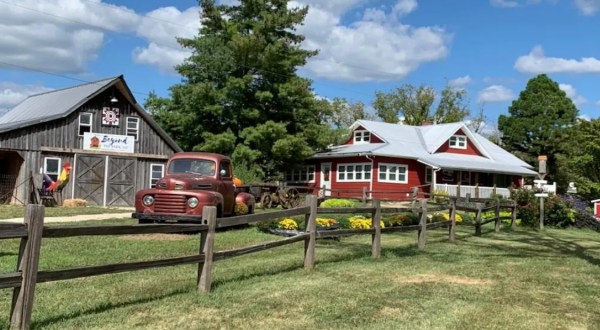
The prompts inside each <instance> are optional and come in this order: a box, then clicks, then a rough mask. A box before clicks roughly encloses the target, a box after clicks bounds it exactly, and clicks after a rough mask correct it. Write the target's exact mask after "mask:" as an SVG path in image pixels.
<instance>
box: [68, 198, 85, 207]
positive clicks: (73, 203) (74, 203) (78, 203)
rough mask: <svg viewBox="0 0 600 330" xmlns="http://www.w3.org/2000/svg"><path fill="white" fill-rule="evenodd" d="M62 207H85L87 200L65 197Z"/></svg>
mask: <svg viewBox="0 0 600 330" xmlns="http://www.w3.org/2000/svg"><path fill="white" fill-rule="evenodd" d="M63 206H64V207H85V206H87V201H86V200H85V199H78V198H74V199H65V201H64V202H63Z"/></svg>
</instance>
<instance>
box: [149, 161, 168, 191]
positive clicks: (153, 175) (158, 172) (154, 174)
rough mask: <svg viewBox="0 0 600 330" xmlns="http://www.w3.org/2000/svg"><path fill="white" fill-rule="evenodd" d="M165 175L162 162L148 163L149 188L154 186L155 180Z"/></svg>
mask: <svg viewBox="0 0 600 330" xmlns="http://www.w3.org/2000/svg"><path fill="white" fill-rule="evenodd" d="M164 175H165V165H164V164H150V188H154V187H156V182H157V181H158V180H159V179H160V178H162V177H163V176H164Z"/></svg>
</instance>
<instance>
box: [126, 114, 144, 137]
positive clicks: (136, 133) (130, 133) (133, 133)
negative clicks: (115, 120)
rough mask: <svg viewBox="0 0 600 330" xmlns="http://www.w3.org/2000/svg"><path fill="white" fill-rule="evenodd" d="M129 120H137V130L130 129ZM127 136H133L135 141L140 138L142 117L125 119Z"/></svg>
mask: <svg viewBox="0 0 600 330" xmlns="http://www.w3.org/2000/svg"><path fill="white" fill-rule="evenodd" d="M129 119H135V128H130V127H129ZM125 135H127V136H133V137H134V141H137V140H138V139H139V138H140V117H127V118H126V119H125Z"/></svg>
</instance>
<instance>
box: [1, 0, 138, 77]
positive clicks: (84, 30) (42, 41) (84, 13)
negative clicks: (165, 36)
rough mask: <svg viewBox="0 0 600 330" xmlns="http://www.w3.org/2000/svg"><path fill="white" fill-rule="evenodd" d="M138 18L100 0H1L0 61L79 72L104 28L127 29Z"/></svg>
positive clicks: (91, 57) (95, 50)
mask: <svg viewBox="0 0 600 330" xmlns="http://www.w3.org/2000/svg"><path fill="white" fill-rule="evenodd" d="M138 18H139V17H138V15H137V14H135V12H134V11H132V10H130V9H127V8H125V7H119V6H115V5H109V4H105V3H101V2H100V1H97V2H94V1H85V0H69V1H63V0H21V1H19V2H16V1H14V2H10V3H9V2H0V31H1V34H0V54H2V58H1V61H2V62H4V64H2V63H0V66H1V65H4V66H7V65H8V66H11V65H13V67H17V68H19V67H20V68H23V69H35V70H43V71H50V72H54V73H81V72H83V71H84V70H85V66H86V64H87V63H88V62H90V61H92V60H94V59H95V58H96V56H97V54H98V52H99V50H100V49H101V47H102V45H103V43H104V34H105V32H107V31H108V32H120V31H131V30H132V29H133V27H134V26H136V25H137V22H138Z"/></svg>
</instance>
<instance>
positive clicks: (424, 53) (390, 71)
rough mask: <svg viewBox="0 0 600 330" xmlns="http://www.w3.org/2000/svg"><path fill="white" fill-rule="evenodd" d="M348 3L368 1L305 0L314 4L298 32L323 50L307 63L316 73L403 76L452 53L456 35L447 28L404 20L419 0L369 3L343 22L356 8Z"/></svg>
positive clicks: (353, 77)
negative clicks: (389, 5)
mask: <svg viewBox="0 0 600 330" xmlns="http://www.w3.org/2000/svg"><path fill="white" fill-rule="evenodd" d="M348 2H350V3H352V4H353V5H355V6H356V5H358V4H361V3H362V2H365V3H367V2H368V1H365V0H362V1H361V0H352V1H342V0H336V1H317V0H305V1H304V2H303V3H305V4H309V5H310V8H309V12H308V14H307V16H306V19H305V22H304V23H305V24H304V25H303V26H300V27H299V28H298V32H299V33H300V34H303V35H305V36H306V40H305V42H304V43H303V47H304V48H306V49H318V50H319V55H318V56H315V57H313V58H311V59H309V61H308V64H307V65H306V67H305V68H306V69H307V70H308V71H309V72H310V74H311V75H312V76H317V77H320V78H325V79H331V80H338V81H387V80H398V79H402V78H404V77H406V76H407V75H408V74H410V73H411V72H413V71H414V70H416V69H417V68H418V67H419V66H421V65H423V64H424V63H427V62H433V61H437V60H440V59H442V58H444V57H446V55H447V54H448V51H449V50H448V46H449V43H450V40H451V35H450V34H449V33H447V32H446V31H445V30H444V29H442V28H439V27H435V26H426V27H415V26H410V25H406V24H402V23H401V22H400V18H401V17H402V16H404V15H407V14H409V13H410V12H412V11H414V10H415V9H416V7H417V3H416V1H412V0H400V1H397V2H396V3H395V5H394V6H393V7H392V8H383V7H381V6H378V7H370V8H366V9H364V10H363V11H362V17H360V18H359V19H357V20H355V21H354V22H352V23H350V24H347V25H344V24H343V23H342V19H341V18H342V16H343V15H344V14H345V13H346V11H347V10H349V9H350V8H352V7H351V6H350V5H348ZM334 4H336V5H339V7H336V6H334ZM299 5H301V4H299V3H297V2H295V3H292V4H291V6H299Z"/></svg>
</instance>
